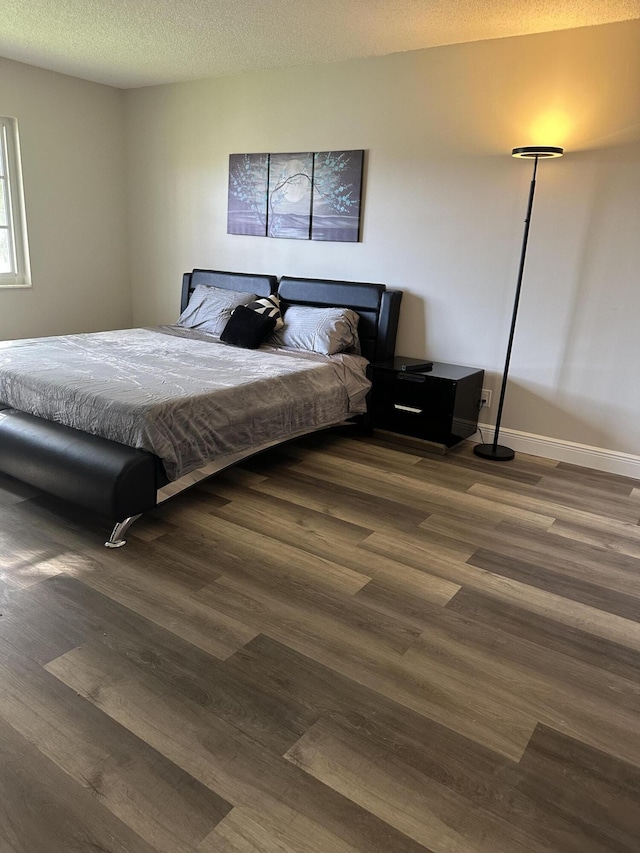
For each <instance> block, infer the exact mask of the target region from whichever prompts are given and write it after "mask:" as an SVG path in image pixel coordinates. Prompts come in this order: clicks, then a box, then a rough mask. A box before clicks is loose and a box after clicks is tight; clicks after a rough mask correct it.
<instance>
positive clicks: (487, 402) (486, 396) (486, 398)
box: [480, 388, 491, 409]
mask: <svg viewBox="0 0 640 853" xmlns="http://www.w3.org/2000/svg"><path fill="white" fill-rule="evenodd" d="M480 408H481V409H490V408H491V391H489V389H488V388H483V389H482V394H481V395H480Z"/></svg>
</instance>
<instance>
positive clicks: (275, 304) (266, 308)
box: [247, 293, 284, 332]
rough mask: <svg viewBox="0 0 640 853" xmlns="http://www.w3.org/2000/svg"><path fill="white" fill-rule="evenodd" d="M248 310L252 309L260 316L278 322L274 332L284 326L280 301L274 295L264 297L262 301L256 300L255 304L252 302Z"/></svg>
mask: <svg viewBox="0 0 640 853" xmlns="http://www.w3.org/2000/svg"><path fill="white" fill-rule="evenodd" d="M247 308H251V310H252V311H256V312H257V313H258V314H264V315H265V317H271V318H272V319H273V320H275V321H276V324H275V326H274V331H276V332H277V331H278V329H281V328H282V327H283V326H284V321H283V319H282V311H281V310H280V300H279V299H278V297H277V296H276V295H275V293H274V294H272V295H271V296H263V297H262V299H256V300H255V301H254V302H250V303H249V304H248V305H247Z"/></svg>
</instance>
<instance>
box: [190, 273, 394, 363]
mask: <svg viewBox="0 0 640 853" xmlns="http://www.w3.org/2000/svg"><path fill="white" fill-rule="evenodd" d="M198 284H206V285H209V286H212V287H222V288H224V289H225V290H238V291H241V292H243V291H245V292H247V293H257V294H258V296H269V295H270V294H271V293H276V292H277V293H278V295H279V296H280V300H281V305H282V308H283V310H286V309H287V307H288V306H289V305H308V306H309V307H315V308H352V309H353V310H354V311H356V312H357V314H358V315H359V316H360V322H359V324H358V335H359V338H360V346H361V349H362V355H363V356H364V357H365V358H366V359H368V360H369V361H372V362H376V363H378V364H379V363H381V362H387V361H391V360H392V359H393V356H394V353H395V348H396V333H397V331H398V316H399V314H400V302H401V301H402V291H401V290H387V288H386V286H385V285H384V284H370V283H368V282H359V281H332V280H330V279H320V278H292V277H289V276H285V277H284V278H282V279H280V285H279V286H278V280H277V278H276V277H275V276H274V275H253V274H251V273H242V272H220V271H217V270H193V272H190V273H185V274H184V275H183V277H182V302H181V308H180V310H181V311H184V309H185V308H186V306H187V302H188V301H189V296H190V295H191V293H192V291H193V289H194V287H195V286H196V285H198Z"/></svg>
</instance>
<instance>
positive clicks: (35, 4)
mask: <svg viewBox="0 0 640 853" xmlns="http://www.w3.org/2000/svg"><path fill="white" fill-rule="evenodd" d="M632 18H640V0H560V2H558V0H528V2H522V0H2V3H0V55H1V56H4V57H7V58H9V59H17V60H19V61H21V62H27V63H30V64H32V65H38V66H41V67H43V68H48V69H51V70H54V71H61V72H63V73H65V74H71V75H74V76H76V77H84V78H86V79H88V80H95V81H97V82H100V83H108V84H111V85H113V86H120V87H122V88H129V87H133V86H147V85H153V84H157V83H170V82H176V81H179V80H193V79H198V78H204V77H213V76H218V75H222V74H234V73H237V72H240V71H252V70H261V69H265V68H279V67H285V66H292V65H307V64H311V63H318V62H334V61H338V60H343V59H353V58H357V57H365V56H382V55H385V54H389V53H397V52H401V51H405V50H416V49H418V48H422V47H434V46H436V45H444V44H456V43H460V42H468V41H479V40H483V39H493V38H503V37H506V36H516V35H524V34H527V33H539V32H547V31H551V30H561V29H570V28H572V27H582V26H590V25H594V24H605V23H611V22H614V21H624V20H629V19H632Z"/></svg>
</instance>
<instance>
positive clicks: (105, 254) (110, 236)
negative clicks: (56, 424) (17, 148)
mask: <svg viewBox="0 0 640 853" xmlns="http://www.w3.org/2000/svg"><path fill="white" fill-rule="evenodd" d="M123 99H124V95H123V92H122V91H120V90H118V89H113V88H111V87H109V86H100V85H97V84H95V83H88V82H86V81H83V80H78V79H75V78H73V77H67V76H65V75H63V74H56V73H54V72H51V71H44V70H42V69H39V68H34V67H32V66H30V65H24V64H22V63H19V62H12V61H10V60H6V59H0V115H8V116H14V117H16V118H17V119H18V127H19V131H20V141H21V151H22V166H23V175H24V191H25V202H26V210H27V226H28V233H29V243H30V255H31V273H32V280H33V287H32V288H30V289H24V290H22V289H20V290H18V289H16V290H9V289H0V338H2V339H9V338H21V337H31V336H40V335H51V334H63V333H68V332H82V331H93V330H96V329H109V328H121V327H123V326H130V325H131V319H132V313H131V290H130V281H129V267H128V249H127V245H128V236H127V221H126V186H125V150H124V105H123Z"/></svg>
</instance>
